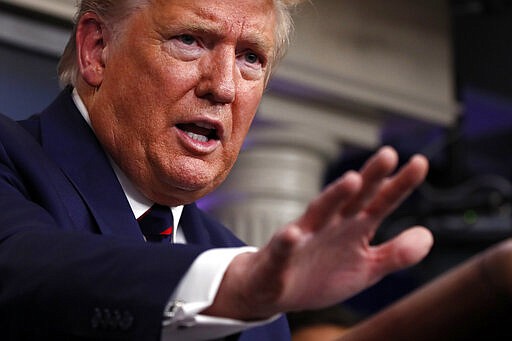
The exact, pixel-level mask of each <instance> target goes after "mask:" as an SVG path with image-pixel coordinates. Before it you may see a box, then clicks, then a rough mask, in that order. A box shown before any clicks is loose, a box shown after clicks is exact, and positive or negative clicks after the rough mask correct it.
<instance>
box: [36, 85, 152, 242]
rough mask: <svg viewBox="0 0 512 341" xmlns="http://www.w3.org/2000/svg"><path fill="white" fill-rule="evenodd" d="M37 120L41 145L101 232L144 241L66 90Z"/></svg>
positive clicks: (100, 152) (95, 142)
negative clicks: (85, 206) (72, 185)
mask: <svg viewBox="0 0 512 341" xmlns="http://www.w3.org/2000/svg"><path fill="white" fill-rule="evenodd" d="M40 119H41V144H42V146H43V148H44V149H45V150H46V152H47V153H48V154H49V155H50V157H51V158H52V159H53V160H55V162H56V163H57V164H58V165H59V166H60V167H61V169H62V170H63V172H64V173H65V174H66V175H67V177H68V178H69V180H70V181H71V182H72V183H73V184H74V186H75V188H76V189H77V190H78V191H79V193H80V194H81V196H82V198H83V199H84V201H85V202H86V204H87V205H88V207H89V209H90V212H91V213H92V215H93V216H94V218H95V219H96V222H97V224H98V226H99V229H100V230H101V233H102V234H106V235H120V236H124V237H127V238H132V239H140V240H143V237H142V234H141V233H140V229H139V226H138V224H137V222H136V220H135V218H134V216H133V214H132V213H131V209H130V206H129V204H128V201H127V199H126V197H125V195H124V192H123V190H122V188H121V185H120V184H119V181H118V180H117V177H116V175H115V173H114V171H113V170H112V167H111V165H110V162H109V160H108V158H107V156H106V155H105V152H104V151H103V149H102V147H101V145H100V144H99V142H98V140H97V139H96V137H95V136H94V133H93V132H92V130H91V129H90V127H89V126H88V124H87V122H85V120H84V119H83V117H82V116H81V114H80V112H79V111H78V109H77V108H76V106H75V104H74V103H73V101H72V99H71V94H70V91H69V89H66V90H65V91H63V92H62V93H61V95H60V96H59V98H58V99H57V100H56V101H55V102H54V103H53V104H52V105H51V106H50V107H49V108H48V109H47V110H46V111H45V112H43V113H42V114H41V116H40Z"/></svg>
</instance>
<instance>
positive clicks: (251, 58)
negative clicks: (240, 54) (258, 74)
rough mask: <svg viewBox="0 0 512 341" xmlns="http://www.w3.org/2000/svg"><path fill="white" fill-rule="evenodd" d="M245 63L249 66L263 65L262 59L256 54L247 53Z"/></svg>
mask: <svg viewBox="0 0 512 341" xmlns="http://www.w3.org/2000/svg"><path fill="white" fill-rule="evenodd" d="M244 58H245V61H246V62H247V63H249V64H256V63H261V61H260V57H258V55H257V54H256V53H254V52H247V53H246V54H245V56H244Z"/></svg>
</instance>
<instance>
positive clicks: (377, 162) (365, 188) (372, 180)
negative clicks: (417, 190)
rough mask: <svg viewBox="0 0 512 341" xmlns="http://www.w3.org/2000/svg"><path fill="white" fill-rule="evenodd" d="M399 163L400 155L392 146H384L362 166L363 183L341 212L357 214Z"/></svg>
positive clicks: (347, 215)
mask: <svg viewBox="0 0 512 341" xmlns="http://www.w3.org/2000/svg"><path fill="white" fill-rule="evenodd" d="M397 164H398V155H397V153H396V151H395V150H394V149H393V148H391V147H387V146H385V147H382V148H381V149H380V150H379V151H378V152H377V153H376V154H375V155H374V156H373V157H372V158H370V159H369V160H368V161H367V162H366V163H365V165H364V166H363V167H362V169H361V171H360V173H361V177H362V179H363V185H362V187H361V190H360V191H359V193H358V195H357V196H356V197H355V198H353V199H352V200H351V201H350V202H348V203H347V204H345V205H344V206H343V207H342V210H341V213H342V214H343V215H344V216H346V217H350V216H353V215H355V214H357V213H358V212H359V211H360V210H361V209H362V208H363V207H364V206H366V205H367V204H368V202H369V201H370V200H371V199H372V198H373V197H374V196H375V193H377V192H378V190H379V188H380V186H381V185H382V183H383V181H384V180H385V178H386V177H387V176H389V174H391V173H392V172H393V171H394V170H395V168H396V166H397Z"/></svg>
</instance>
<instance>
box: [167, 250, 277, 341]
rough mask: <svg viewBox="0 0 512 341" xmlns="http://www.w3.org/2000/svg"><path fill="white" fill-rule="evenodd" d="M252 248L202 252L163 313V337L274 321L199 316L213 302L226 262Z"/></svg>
mask: <svg viewBox="0 0 512 341" xmlns="http://www.w3.org/2000/svg"><path fill="white" fill-rule="evenodd" d="M256 251H257V248H255V247H250V246H247V247H239V248H220V249H212V250H208V251H205V252H203V253H202V254H201V255H200V256H199V257H197V259H196V260H195V261H194V263H193V264H192V266H191V267H190V269H189V270H188V272H187V273H186V275H185V276H184V277H183V279H182V280H181V282H180V283H179V285H178V287H177V288H176V290H175V291H174V293H173V295H172V296H171V298H170V300H169V303H168V305H167V307H166V309H165V312H164V322H163V325H164V328H163V329H162V340H171V339H172V340H191V339H193V340H201V339H203V340H208V339H213V338H218V337H223V336H226V335H230V334H234V333H237V332H240V331H242V330H245V329H248V328H252V327H256V326H260V325H263V324H266V323H269V322H272V321H274V320H275V319H276V318H278V317H279V315H276V316H274V317H272V318H270V319H268V320H264V321H251V322H245V321H239V320H233V319H228V318H222V317H212V316H206V315H199V312H201V311H203V310H204V309H206V308H208V307H209V306H210V305H212V303H213V300H214V298H215V296H216V295H217V291H218V290H219V286H220V283H221V282H222V278H223V276H224V273H225V272H226V269H227V268H228V266H229V264H230V263H231V261H232V260H233V258H235V257H236V256H238V255H239V254H242V253H245V252H256Z"/></svg>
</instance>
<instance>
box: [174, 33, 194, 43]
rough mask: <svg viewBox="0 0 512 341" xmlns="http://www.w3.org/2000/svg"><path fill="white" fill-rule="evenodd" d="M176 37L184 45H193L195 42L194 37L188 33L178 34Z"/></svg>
mask: <svg viewBox="0 0 512 341" xmlns="http://www.w3.org/2000/svg"><path fill="white" fill-rule="evenodd" d="M177 39H178V40H179V41H180V42H182V43H183V44H185V45H193V44H194V43H196V42H197V40H196V38H194V37H193V36H191V35H190V34H182V35H180V36H178V37H177Z"/></svg>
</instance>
